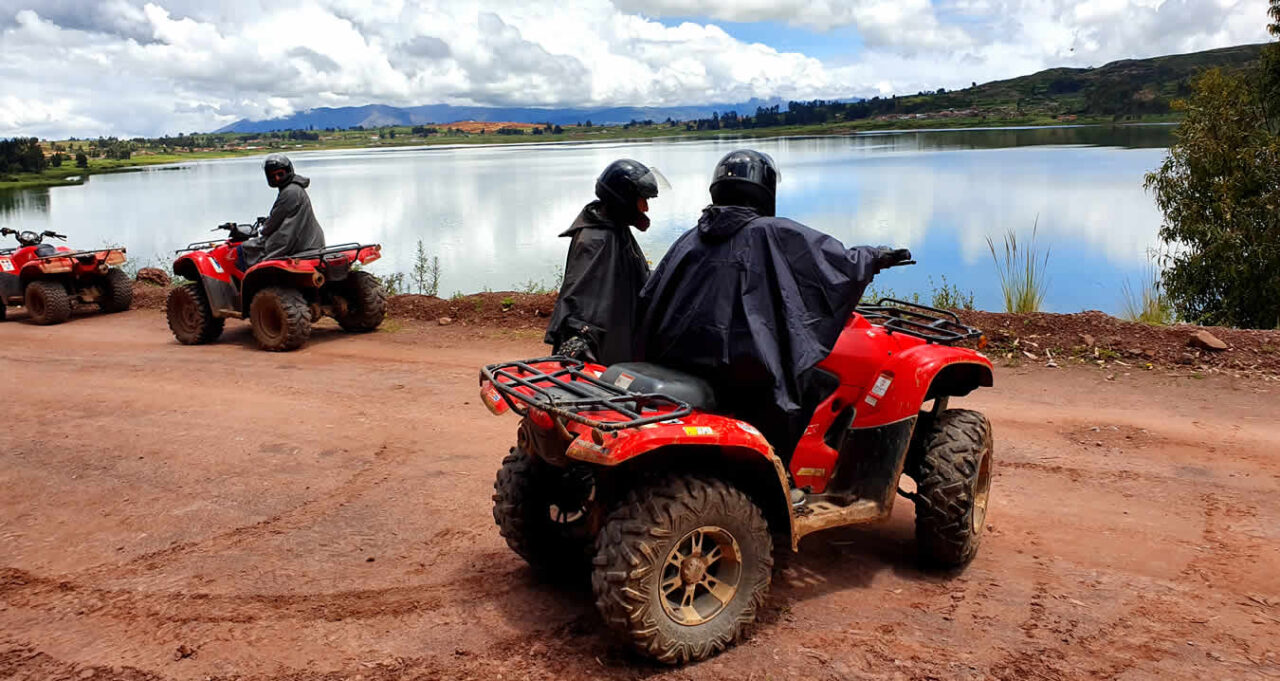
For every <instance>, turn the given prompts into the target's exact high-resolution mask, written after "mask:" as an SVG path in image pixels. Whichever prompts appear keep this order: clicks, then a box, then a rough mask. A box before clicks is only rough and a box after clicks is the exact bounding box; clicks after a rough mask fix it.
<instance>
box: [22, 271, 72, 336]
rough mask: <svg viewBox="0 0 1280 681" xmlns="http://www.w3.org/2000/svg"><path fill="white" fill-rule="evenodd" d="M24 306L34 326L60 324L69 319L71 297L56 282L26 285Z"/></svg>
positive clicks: (37, 282)
mask: <svg viewBox="0 0 1280 681" xmlns="http://www.w3.org/2000/svg"><path fill="white" fill-rule="evenodd" d="M24 304H25V306H26V308H27V314H29V315H31V321H33V322H35V323H36V324H40V325H45V324H61V323H62V322H65V321H67V320H68V319H70V318H71V296H69V295H67V289H65V288H63V286H62V284H60V283H58V282H56V281H44V280H42V281H33V282H31V283H30V284H27V290H26V295H25V300H24Z"/></svg>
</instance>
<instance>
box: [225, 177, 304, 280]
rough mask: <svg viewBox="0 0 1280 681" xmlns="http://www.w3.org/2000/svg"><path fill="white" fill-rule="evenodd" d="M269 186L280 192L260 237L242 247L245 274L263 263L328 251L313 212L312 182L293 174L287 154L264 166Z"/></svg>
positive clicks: (241, 255)
mask: <svg viewBox="0 0 1280 681" xmlns="http://www.w3.org/2000/svg"><path fill="white" fill-rule="evenodd" d="M262 172H263V173H264V174H266V176H267V185H268V186H270V187H274V188H276V189H279V190H280V191H279V193H277V194H276V201H275V203H274V204H272V206H271V213H270V214H268V215H267V219H266V222H264V223H263V224H262V229H261V231H260V232H259V234H258V236H255V237H253V238H252V239H249V240H247V241H245V242H244V243H243V244H240V257H239V265H240V266H241V269H242V270H247V269H248V268H249V267H252V266H253V265H255V264H257V263H259V262H262V261H263V260H275V259H277V258H286V257H289V256H291V255H294V254H296V253H302V252H305V251H311V250H315V249H317V248H324V230H322V229H320V222H319V221H318V220H316V214H315V211H313V210H312V209H311V198H310V197H308V196H307V186H308V185H310V184H311V180H309V179H307V178H305V177H303V176H301V175H298V174H296V173H294V172H293V162H292V161H290V160H289V157H287V156H285V155H283V154H271V155H270V156H268V157H267V159H266V161H265V162H263V164H262Z"/></svg>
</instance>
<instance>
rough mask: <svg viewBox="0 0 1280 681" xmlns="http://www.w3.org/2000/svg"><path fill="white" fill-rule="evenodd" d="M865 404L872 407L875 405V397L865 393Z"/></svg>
mask: <svg viewBox="0 0 1280 681" xmlns="http://www.w3.org/2000/svg"><path fill="white" fill-rule="evenodd" d="M867 404H869V405H871V406H873V407H874V406H876V398H874V397H872V396H870V395H867Z"/></svg>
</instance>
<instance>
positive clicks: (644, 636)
mask: <svg viewBox="0 0 1280 681" xmlns="http://www.w3.org/2000/svg"><path fill="white" fill-rule="evenodd" d="M699 533H702V534H701V535H700V534H699ZM712 535H718V537H719V538H718V539H715V538H711V537H712ZM692 537H705V538H700V539H698V540H696V542H695V543H701V544H702V545H703V546H704V547H705V546H715V547H716V549H705V551H706V552H705V553H704V552H702V551H699V550H694V551H692V552H688V553H685V552H683V550H682V549H683V548H684V547H686V546H691V544H689V543H688V542H689V541H690V538H692ZM726 545H731V546H733V547H735V550H736V555H730V552H729V551H728V550H721V556H720V557H719V558H718V559H715V560H714V562H708V563H707V564H706V566H705V567H703V566H701V565H700V566H698V567H697V568H693V569H689V558H690V557H691V556H692V557H699V558H702V557H706V558H707V560H708V561H711V560H712V559H711V556H712V555H713V552H714V551H715V550H718V549H723V547H724V546H726ZM678 550H679V551H681V553H679V554H677V553H676V551H678ZM772 554H773V539H772V537H771V536H770V534H769V527H768V525H767V524H766V523H765V520H764V516H763V515H762V514H761V512H760V509H759V508H758V507H757V506H756V505H755V504H753V503H752V502H751V499H749V498H748V497H747V495H746V494H744V493H743V492H742V491H741V490H738V489H736V488H734V487H732V486H730V485H728V484H726V483H725V482H723V481H720V480H715V479H712V478H704V477H699V476H691V475H682V476H672V477H668V478H665V479H663V480H661V481H660V482H658V483H657V484H651V485H646V486H643V487H640V488H638V489H635V490H632V491H631V492H630V493H629V494H628V497H627V500H626V502H625V503H623V504H622V505H621V506H619V507H618V508H617V509H615V510H614V511H613V512H612V513H611V514H610V515H609V518H608V520H606V521H605V525H604V527H603V528H602V530H601V532H600V534H599V536H598V537H597V538H596V557H595V560H594V561H593V563H594V566H595V571H594V572H593V574H592V576H591V587H592V590H593V591H594V593H595V597H596V607H597V608H598V609H599V610H600V614H601V616H602V617H603V618H604V621H605V623H606V624H608V626H609V627H610V628H611V629H613V630H614V631H615V632H617V633H618V634H620V635H621V636H622V637H623V638H625V639H627V640H629V641H630V642H631V644H632V645H633V646H634V647H635V648H636V650H638V651H640V652H641V653H642V654H644V655H647V656H649V657H652V658H654V659H656V660H658V661H660V662H665V663H667V664H684V663H686V662H694V661H697V660H703V659H706V658H707V657H710V656H712V655H715V654H716V653H719V652H720V651H722V650H724V649H725V648H726V647H727V646H729V645H731V644H732V643H734V642H735V641H736V640H738V639H739V637H741V636H742V634H743V630H744V629H745V628H746V626H747V625H749V624H751V622H752V621H754V620H755V617H756V610H757V609H758V608H759V607H760V606H761V604H762V603H763V602H764V599H765V594H766V593H767V592H768V590H769V580H770V576H771V570H772V568H773V555H772ZM726 556H728V557H729V558H730V559H731V560H728V561H726ZM735 560H736V564H737V580H736V589H735V590H734V591H733V592H732V595H731V596H729V597H727V598H725V599H724V600H721V599H720V596H715V595H713V594H712V593H711V592H710V591H704V594H703V595H702V596H700V598H701V606H697V605H696V604H695V607H697V608H698V611H694V612H693V614H694V615H697V617H691V618H690V619H689V620H687V621H686V623H682V622H681V621H680V620H678V619H677V617H679V616H684V617H689V614H687V613H688V612H689V611H682V612H681V614H680V615H677V614H676V612H675V610H676V609H677V608H679V606H682V605H683V604H684V602H685V601H683V600H681V601H680V603H679V605H677V604H676V602H675V601H673V600H672V599H673V598H674V599H682V598H684V597H682V596H681V594H682V593H685V594H687V593H688V591H687V589H688V588H689V586H688V585H689V584H690V583H691V582H692V581H693V580H696V579H697V577H698V575H700V574H706V575H710V574H711V571H712V569H713V568H715V566H720V567H719V568H715V569H723V567H724V566H725V562H727V563H728V565H729V566H732V565H733V561H735ZM689 573H692V575H691V576H690V577H686V576H685V575H686V574H689ZM715 577H716V579H717V580H720V579H724V583H725V584H727V583H728V582H729V581H732V574H730V576H729V577H726V573H725V572H717V573H716V574H715ZM693 593H694V594H695V595H697V593H698V592H697V590H696V589H695V590H694V592H693ZM686 597H687V596H686ZM690 602H692V601H690ZM707 605H710V608H709V609H708V608H706V607H705V606H707ZM717 607H718V608H719V609H718V610H717V609H716V608H717Z"/></svg>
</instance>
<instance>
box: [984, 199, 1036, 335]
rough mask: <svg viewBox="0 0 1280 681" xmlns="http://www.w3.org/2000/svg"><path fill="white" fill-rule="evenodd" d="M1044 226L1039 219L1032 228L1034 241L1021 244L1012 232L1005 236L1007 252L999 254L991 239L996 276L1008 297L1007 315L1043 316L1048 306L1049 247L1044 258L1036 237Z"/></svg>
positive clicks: (1005, 307) (988, 245)
mask: <svg viewBox="0 0 1280 681" xmlns="http://www.w3.org/2000/svg"><path fill="white" fill-rule="evenodd" d="M1039 225H1040V220H1039V218H1037V219H1036V223H1035V224H1034V225H1033V226H1032V227H1031V241H1030V243H1027V244H1019V243H1018V235H1017V233H1016V232H1014V231H1013V230H1009V231H1008V232H1006V233H1005V235H1004V239H1003V240H1004V249H1003V250H1002V251H998V250H996V244H995V241H994V240H993V239H992V238H991V237H989V236H988V237H987V248H989V249H990V250H991V259H992V260H993V261H994V262H995V265H996V273H997V274H999V275H1000V290H1001V292H1002V293H1003V294H1004V311H1005V312H1008V313H1011V314H1028V313H1031V312H1039V311H1040V306H1041V305H1043V304H1044V296H1045V291H1046V290H1047V289H1048V286H1049V280H1048V278H1047V275H1046V272H1045V270H1046V269H1048V266H1049V251H1050V249H1049V248H1048V247H1045V249H1044V255H1043V257H1041V254H1040V248H1039V246H1038V245H1037V244H1036V233H1037V232H1038V229H1039Z"/></svg>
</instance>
